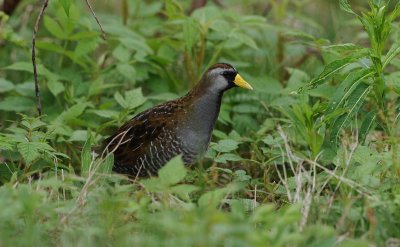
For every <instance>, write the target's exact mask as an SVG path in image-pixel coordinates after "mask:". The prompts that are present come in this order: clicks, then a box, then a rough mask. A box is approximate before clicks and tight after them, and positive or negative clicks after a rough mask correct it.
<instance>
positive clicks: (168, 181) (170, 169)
mask: <svg viewBox="0 0 400 247" xmlns="http://www.w3.org/2000/svg"><path fill="white" fill-rule="evenodd" d="M186 173H187V171H186V168H185V166H184V164H183V161H182V158H181V156H176V157H174V158H172V159H171V160H170V161H168V163H167V164H166V165H164V166H163V167H162V168H161V169H160V170H159V171H158V176H159V178H160V180H161V182H162V183H163V184H165V185H174V184H177V183H179V182H180V181H182V180H183V179H184V178H185V176H186Z"/></svg>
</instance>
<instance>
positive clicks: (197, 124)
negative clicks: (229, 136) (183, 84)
mask: <svg viewBox="0 0 400 247" xmlns="http://www.w3.org/2000/svg"><path fill="white" fill-rule="evenodd" d="M222 95H223V92H212V91H208V90H204V89H203V90H201V91H197V92H196V93H195V95H191V94H190V93H189V94H188V96H189V97H192V99H191V100H190V101H191V104H190V109H189V111H188V113H189V115H188V119H189V121H190V125H191V127H192V129H193V130H195V131H196V132H199V133H203V134H211V132H212V130H213V128H214V125H215V122H216V120H217V118H218V114H219V110H220V107H221V99H222Z"/></svg>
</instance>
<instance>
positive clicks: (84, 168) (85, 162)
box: [81, 136, 92, 175]
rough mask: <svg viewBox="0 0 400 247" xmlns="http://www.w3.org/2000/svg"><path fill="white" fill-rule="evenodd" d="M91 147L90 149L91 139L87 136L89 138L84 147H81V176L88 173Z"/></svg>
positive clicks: (90, 162)
mask: <svg viewBox="0 0 400 247" xmlns="http://www.w3.org/2000/svg"><path fill="white" fill-rule="evenodd" d="M91 147H92V137H91V136H89V138H88V139H87V140H86V142H85V145H83V149H82V153H81V175H84V174H85V173H88V172H89V171H90V169H91V164H92V154H91Z"/></svg>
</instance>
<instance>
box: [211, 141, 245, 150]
mask: <svg viewBox="0 0 400 247" xmlns="http://www.w3.org/2000/svg"><path fill="white" fill-rule="evenodd" d="M238 146H239V142H237V141H235V140H231V139H226V140H221V141H219V142H218V143H217V144H216V145H213V146H212V148H213V149H214V150H216V151H218V152H223V153H227V152H230V151H233V150H235V149H237V148H238Z"/></svg>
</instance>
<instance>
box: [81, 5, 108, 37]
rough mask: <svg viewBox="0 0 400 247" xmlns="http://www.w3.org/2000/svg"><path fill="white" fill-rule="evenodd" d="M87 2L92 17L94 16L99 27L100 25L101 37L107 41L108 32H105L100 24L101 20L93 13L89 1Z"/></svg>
mask: <svg viewBox="0 0 400 247" xmlns="http://www.w3.org/2000/svg"><path fill="white" fill-rule="evenodd" d="M85 1H86V5H87V6H88V7H89V9H90V12H92V15H93V17H94V19H95V20H96V22H97V25H99V27H100V30H101V37H102V38H103V39H104V40H106V32H104V29H103V27H102V26H101V24H100V21H99V18H97V15H96V13H95V12H94V11H93V8H92V5H90V2H89V0H85Z"/></svg>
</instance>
